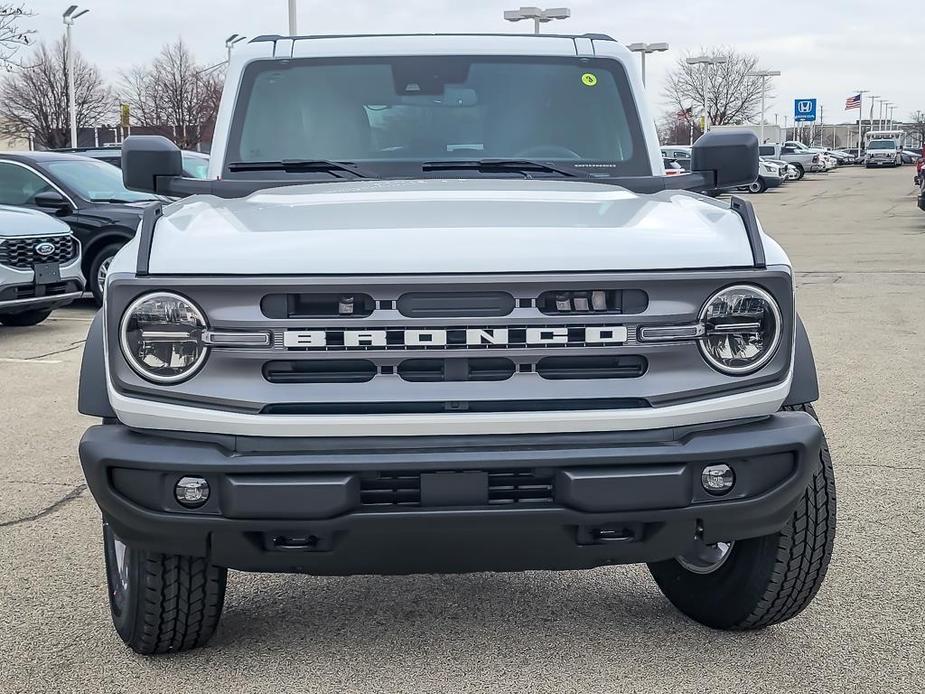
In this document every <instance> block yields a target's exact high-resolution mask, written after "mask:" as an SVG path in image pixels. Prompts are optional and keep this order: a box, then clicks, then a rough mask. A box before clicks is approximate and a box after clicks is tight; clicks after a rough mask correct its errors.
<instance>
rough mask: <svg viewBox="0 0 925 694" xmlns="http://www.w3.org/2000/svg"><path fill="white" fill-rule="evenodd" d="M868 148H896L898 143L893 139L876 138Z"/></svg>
mask: <svg viewBox="0 0 925 694" xmlns="http://www.w3.org/2000/svg"><path fill="white" fill-rule="evenodd" d="M867 149H896V143H895V142H893V141H892V140H874V141H873V142H871V143H870V144H869V145H867Z"/></svg>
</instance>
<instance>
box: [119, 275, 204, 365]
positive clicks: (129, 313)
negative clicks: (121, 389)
mask: <svg viewBox="0 0 925 694" xmlns="http://www.w3.org/2000/svg"><path fill="white" fill-rule="evenodd" d="M207 328H208V325H207V323H206V318H205V315H204V314H203V312H202V311H201V310H200V309H199V308H198V307H197V306H196V305H195V304H194V303H193V302H192V301H190V300H189V299H185V298H184V297H182V296H180V295H178V294H173V293H171V292H154V293H151V294H145V295H144V296H141V297H139V298H138V299H136V300H135V301H134V302H133V303H132V304H131V305H130V306H129V307H128V309H127V310H126V311H125V313H124V314H123V316H122V323H121V325H120V327H119V338H120V342H121V345H122V353H123V354H124V355H125V359H126V361H128V363H129V365H130V366H131V367H132V368H133V369H134V370H135V371H136V372H137V373H138V374H139V375H140V376H142V377H143V378H145V379H147V380H149V381H152V382H154V383H179V382H180V381H184V380H186V379H188V378H190V377H192V376H193V375H194V374H195V373H196V372H197V371H198V370H199V369H200V368H201V367H202V365H203V363H204V362H205V360H206V357H207V356H208V346H207V345H206V343H205V341H204V339H203V335H204V333H205V331H206V330H207Z"/></svg>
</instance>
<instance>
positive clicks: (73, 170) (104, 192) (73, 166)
mask: <svg viewBox="0 0 925 694" xmlns="http://www.w3.org/2000/svg"><path fill="white" fill-rule="evenodd" d="M45 167H46V168H47V169H48V171H49V173H51V174H52V175H53V176H55V177H56V178H58V179H60V180H61V182H62V183H64V184H65V185H66V186H68V187H69V188H71V189H73V190H74V191H75V192H76V193H77V194H78V195H79V196H80V197H82V198H83V199H84V200H89V201H91V202H107V201H118V202H140V201H142V200H153V199H154V198H152V197H151V195H150V194H147V193H135V192H133V191H131V190H128V189H127V188H126V187H125V186H124V185H122V171H121V170H119V169H118V168H116V167H115V166H113V165H112V164H107V163H106V162H102V161H92V160H89V159H69V160H64V159H62V160H60V161H50V162H48V163H47V164H45Z"/></svg>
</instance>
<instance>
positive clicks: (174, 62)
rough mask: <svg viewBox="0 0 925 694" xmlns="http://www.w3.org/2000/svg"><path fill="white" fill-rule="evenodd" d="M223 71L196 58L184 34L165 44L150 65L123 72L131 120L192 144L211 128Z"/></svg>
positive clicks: (180, 142)
mask: <svg viewBox="0 0 925 694" xmlns="http://www.w3.org/2000/svg"><path fill="white" fill-rule="evenodd" d="M222 82H223V75H222V74H221V73H220V72H217V71H216V70H209V69H207V68H206V67H205V66H203V65H200V64H199V63H197V62H196V60H195V58H194V57H193V55H192V53H191V52H190V50H189V49H188V48H187V46H186V44H185V43H183V40H182V39H178V40H177V42H176V43H172V44H168V45H166V46H164V47H163V48H162V49H161V52H160V54H159V55H158V56H157V58H155V59H154V61H153V62H152V63H151V64H150V65H144V66H136V67H134V68H132V69H131V70H129V71H128V72H125V73H123V74H122V84H121V86H120V94H121V98H122V100H123V103H126V104H128V106H129V110H130V112H131V122H132V124H133V125H139V126H144V127H146V128H149V129H153V130H154V131H156V132H160V133H161V134H162V135H164V136H166V137H169V138H171V139H172V140H174V142H176V143H177V144H178V145H179V146H180V147H182V148H186V149H191V148H193V147H195V146H196V145H197V144H198V143H199V142H200V141H201V140H202V139H203V137H204V135H205V134H207V133H209V132H211V128H212V126H213V125H214V122H215V117H216V115H217V113H218V104H219V100H220V99H221V93H222Z"/></svg>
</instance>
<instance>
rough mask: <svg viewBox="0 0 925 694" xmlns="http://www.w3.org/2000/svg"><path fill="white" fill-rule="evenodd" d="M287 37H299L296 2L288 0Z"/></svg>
mask: <svg viewBox="0 0 925 694" xmlns="http://www.w3.org/2000/svg"><path fill="white" fill-rule="evenodd" d="M289 35H290V36H298V35H299V18H298V15H297V13H296V0H289Z"/></svg>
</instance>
